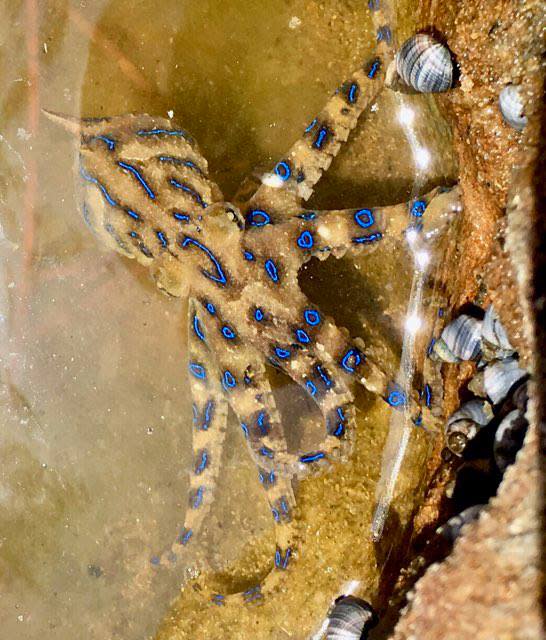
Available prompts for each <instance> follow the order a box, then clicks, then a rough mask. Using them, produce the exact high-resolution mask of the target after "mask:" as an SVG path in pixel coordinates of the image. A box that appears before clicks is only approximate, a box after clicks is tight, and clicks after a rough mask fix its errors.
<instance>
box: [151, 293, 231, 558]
mask: <svg viewBox="0 0 546 640" xmlns="http://www.w3.org/2000/svg"><path fill="white" fill-rule="evenodd" d="M198 307H199V304H198V303H197V301H196V300H194V299H193V298H190V300H189V306H188V313H189V324H188V348H189V382H190V389H191V395H192V402H193V431H192V448H193V466H192V469H191V471H190V488H189V504H188V509H187V511H186V516H185V519H184V525H183V527H182V529H181V530H180V532H179V534H178V535H177V537H176V540H175V542H174V543H173V544H172V546H171V548H170V549H169V550H168V551H166V552H164V553H163V554H162V556H161V558H160V560H159V561H158V562H156V563H157V564H159V563H160V564H170V563H172V562H174V561H176V559H177V555H178V554H179V552H180V550H181V547H186V546H187V545H189V544H190V543H192V542H193V541H194V540H195V538H196V537H197V535H198V532H199V531H200V529H201V526H202V524H203V521H204V519H205V517H206V516H207V514H208V513H209V511H210V508H211V505H212V503H213V499H214V491H215V489H216V485H217V481H218V477H219V475H220V467H221V456H222V449H223V445H224V441H225V435H226V427H227V407H228V403H227V401H226V399H225V397H224V394H223V391H222V388H221V385H220V383H219V381H218V376H217V375H215V372H216V365H215V362H214V356H213V354H212V353H211V351H210V349H209V348H208V346H207V342H206V334H207V332H208V331H209V328H208V325H207V318H206V317H205V315H204V314H202V313H199V308H198Z"/></svg>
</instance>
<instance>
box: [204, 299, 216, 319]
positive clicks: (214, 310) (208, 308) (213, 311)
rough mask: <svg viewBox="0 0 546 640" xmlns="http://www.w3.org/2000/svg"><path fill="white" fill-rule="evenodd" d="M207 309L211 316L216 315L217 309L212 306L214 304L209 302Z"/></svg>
mask: <svg viewBox="0 0 546 640" xmlns="http://www.w3.org/2000/svg"><path fill="white" fill-rule="evenodd" d="M205 308H206V309H207V311H208V312H209V313H210V315H211V316H213V315H214V314H215V313H216V307H215V306H214V305H213V304H212V302H207V304H206V305H205Z"/></svg>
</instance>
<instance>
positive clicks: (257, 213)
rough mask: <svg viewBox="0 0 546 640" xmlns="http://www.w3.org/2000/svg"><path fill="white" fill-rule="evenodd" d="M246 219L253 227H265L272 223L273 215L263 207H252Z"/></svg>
mask: <svg viewBox="0 0 546 640" xmlns="http://www.w3.org/2000/svg"><path fill="white" fill-rule="evenodd" d="M246 221H247V222H248V224H249V225H251V226H252V227H265V225H266V224H270V223H271V216H270V215H269V214H268V213H267V211H264V210H263V209H252V210H251V211H249V212H248V213H247V214H246Z"/></svg>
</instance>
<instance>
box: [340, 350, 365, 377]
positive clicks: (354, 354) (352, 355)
mask: <svg viewBox="0 0 546 640" xmlns="http://www.w3.org/2000/svg"><path fill="white" fill-rule="evenodd" d="M361 361H362V357H361V354H360V351H359V350H358V349H349V351H347V353H346V354H345V355H344V356H343V359H342V360H341V366H342V367H343V368H344V369H345V371H347V372H348V373H354V372H355V369H356V368H357V367H358V365H359V364H360V363H361Z"/></svg>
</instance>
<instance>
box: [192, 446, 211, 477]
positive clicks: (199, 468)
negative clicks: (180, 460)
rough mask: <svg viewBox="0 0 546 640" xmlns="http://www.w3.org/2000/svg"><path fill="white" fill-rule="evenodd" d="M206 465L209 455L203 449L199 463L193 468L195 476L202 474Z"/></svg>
mask: <svg viewBox="0 0 546 640" xmlns="http://www.w3.org/2000/svg"><path fill="white" fill-rule="evenodd" d="M208 464H209V454H208V453H207V451H206V450H205V449H204V450H203V451H202V452H201V459H200V460H199V462H198V463H197V465H196V467H195V475H196V476H199V475H201V474H202V473H203V471H204V470H205V469H206V468H207V466H208Z"/></svg>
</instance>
